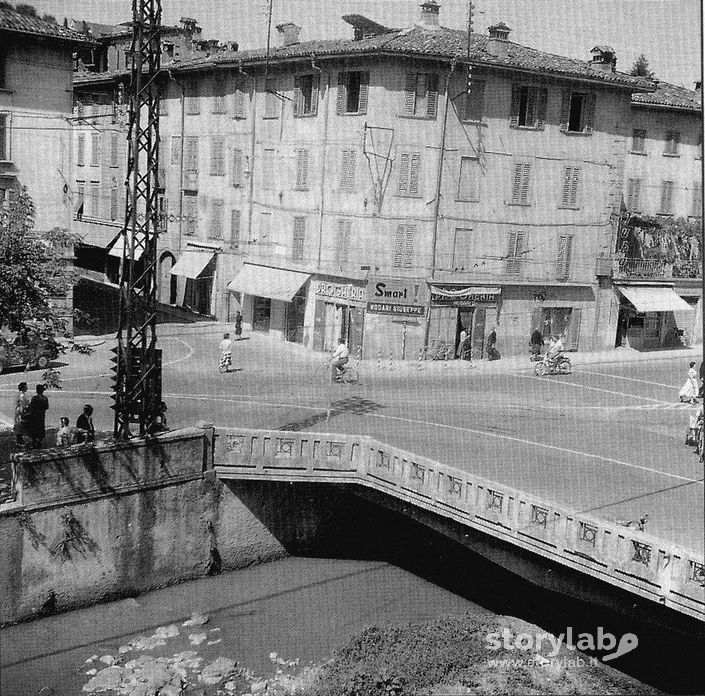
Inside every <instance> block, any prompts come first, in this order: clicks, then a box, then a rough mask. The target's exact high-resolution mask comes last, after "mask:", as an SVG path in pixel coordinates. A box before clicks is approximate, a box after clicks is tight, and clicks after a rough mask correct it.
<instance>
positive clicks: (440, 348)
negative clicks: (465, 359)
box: [421, 341, 455, 360]
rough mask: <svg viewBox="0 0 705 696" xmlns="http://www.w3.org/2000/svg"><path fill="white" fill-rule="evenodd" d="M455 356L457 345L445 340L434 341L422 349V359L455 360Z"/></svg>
mask: <svg viewBox="0 0 705 696" xmlns="http://www.w3.org/2000/svg"><path fill="white" fill-rule="evenodd" d="M454 357H455V346H453V345H451V344H450V343H446V342H445V341H434V342H433V343H431V344H430V345H428V346H424V347H423V348H422V350H421V359H422V360H453V358H454Z"/></svg>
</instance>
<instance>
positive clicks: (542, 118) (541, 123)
mask: <svg viewBox="0 0 705 696" xmlns="http://www.w3.org/2000/svg"><path fill="white" fill-rule="evenodd" d="M547 104H548V90H547V89H546V88H543V87H542V88H539V90H538V107H537V111H536V127H537V128H538V129H539V130H543V129H544V128H545V126H546V107H547Z"/></svg>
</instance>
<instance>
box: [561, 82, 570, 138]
mask: <svg viewBox="0 0 705 696" xmlns="http://www.w3.org/2000/svg"><path fill="white" fill-rule="evenodd" d="M570 97H571V92H570V90H563V95H562V98H561V131H563V132H564V133H566V132H567V131H568V123H569V122H570Z"/></svg>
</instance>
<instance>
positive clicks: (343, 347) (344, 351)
mask: <svg viewBox="0 0 705 696" xmlns="http://www.w3.org/2000/svg"><path fill="white" fill-rule="evenodd" d="M349 358H350V350H349V349H348V345H347V343H346V342H345V339H344V338H343V337H342V336H341V337H340V339H339V340H338V347H337V348H336V349H335V350H334V351H333V355H332V356H331V359H330V364H331V365H332V366H333V367H334V368H335V373H334V378H335V381H336V382H340V380H341V379H342V378H343V372H344V371H345V370H344V369H343V365H345V364H346V363H347V362H348V360H349Z"/></svg>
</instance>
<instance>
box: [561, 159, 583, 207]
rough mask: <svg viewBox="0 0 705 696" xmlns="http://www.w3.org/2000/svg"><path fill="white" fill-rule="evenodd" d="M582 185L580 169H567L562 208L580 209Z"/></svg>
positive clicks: (564, 172)
mask: <svg viewBox="0 0 705 696" xmlns="http://www.w3.org/2000/svg"><path fill="white" fill-rule="evenodd" d="M579 185H580V167H565V169H564V170H563V193H562V194H561V204H560V206H559V207H560V208H577V207H578V187H579Z"/></svg>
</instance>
